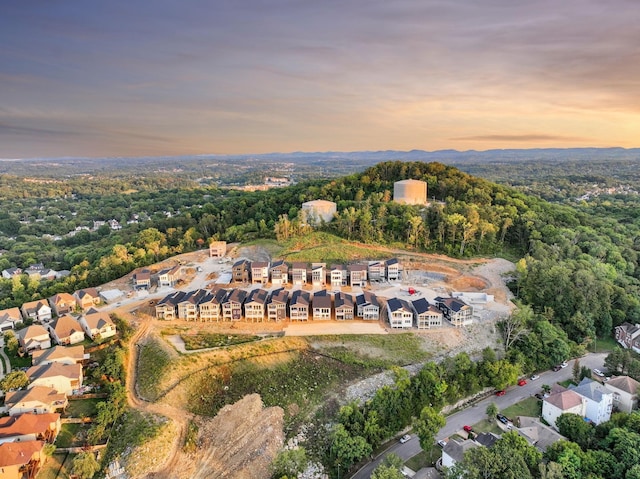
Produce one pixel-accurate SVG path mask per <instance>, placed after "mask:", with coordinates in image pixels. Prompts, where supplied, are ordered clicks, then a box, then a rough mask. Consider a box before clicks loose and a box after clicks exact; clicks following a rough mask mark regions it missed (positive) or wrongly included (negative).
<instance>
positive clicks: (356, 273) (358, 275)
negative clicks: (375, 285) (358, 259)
mask: <svg viewBox="0 0 640 479" xmlns="http://www.w3.org/2000/svg"><path fill="white" fill-rule="evenodd" d="M347 269H348V270H349V284H350V285H351V286H352V287H353V286H360V287H363V286H366V285H367V269H368V268H367V265H366V264H350V265H349V266H348V267H347Z"/></svg>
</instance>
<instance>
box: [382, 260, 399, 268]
mask: <svg viewBox="0 0 640 479" xmlns="http://www.w3.org/2000/svg"><path fill="white" fill-rule="evenodd" d="M384 264H385V265H387V266H389V265H392V264H398V258H390V259H388V260H387V261H385V262H384Z"/></svg>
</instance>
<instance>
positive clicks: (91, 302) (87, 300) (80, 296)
mask: <svg viewBox="0 0 640 479" xmlns="http://www.w3.org/2000/svg"><path fill="white" fill-rule="evenodd" d="M73 296H74V298H75V299H76V305H77V307H78V308H80V309H82V310H83V311H84V310H85V309H89V308H93V307H94V306H97V305H99V304H100V294H99V293H98V290H97V289H96V288H85V289H79V290H78V291H76V292H75V293H73Z"/></svg>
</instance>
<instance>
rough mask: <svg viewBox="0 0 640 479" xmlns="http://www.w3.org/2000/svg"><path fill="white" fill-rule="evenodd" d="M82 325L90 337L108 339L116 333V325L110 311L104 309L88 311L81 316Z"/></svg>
mask: <svg viewBox="0 0 640 479" xmlns="http://www.w3.org/2000/svg"><path fill="white" fill-rule="evenodd" d="M80 326H82V329H83V330H84V332H85V334H86V335H87V337H88V338H91V339H97V338H100V339H107V338H111V337H113V336H115V335H116V332H117V331H116V325H115V324H114V322H113V320H112V319H111V316H109V313H106V312H104V311H101V312H96V313H87V314H85V315H84V316H82V317H81V318H80Z"/></svg>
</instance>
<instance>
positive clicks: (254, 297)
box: [244, 289, 269, 322]
mask: <svg viewBox="0 0 640 479" xmlns="http://www.w3.org/2000/svg"><path fill="white" fill-rule="evenodd" d="M267 299H269V291H267V290H266V289H254V290H253V291H251V292H250V293H249V295H248V296H247V299H245V301H244V317H245V319H246V320H247V321H249V320H251V321H252V322H253V321H264V315H265V313H266V311H267Z"/></svg>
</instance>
